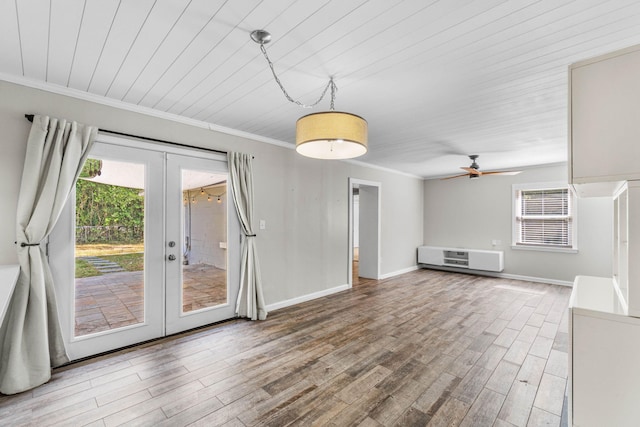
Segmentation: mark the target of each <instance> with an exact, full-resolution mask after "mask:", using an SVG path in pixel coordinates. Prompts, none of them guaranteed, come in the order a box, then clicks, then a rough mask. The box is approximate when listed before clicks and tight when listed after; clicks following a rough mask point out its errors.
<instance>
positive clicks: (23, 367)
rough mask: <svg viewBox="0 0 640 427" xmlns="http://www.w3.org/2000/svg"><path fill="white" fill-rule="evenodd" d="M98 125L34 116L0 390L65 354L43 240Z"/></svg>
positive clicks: (32, 377) (37, 379)
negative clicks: (15, 280) (16, 276)
mask: <svg viewBox="0 0 640 427" xmlns="http://www.w3.org/2000/svg"><path fill="white" fill-rule="evenodd" d="M97 131H98V129H97V128H95V127H91V126H85V125H82V124H78V123H76V122H68V121H66V120H59V119H54V118H49V117H47V116H37V115H36V116H34V118H33V124H32V126H31V132H30V133H29V139H28V141H27V153H26V156H25V161H24V170H23V172H22V182H21V184H20V194H19V196H18V210H17V224H16V237H17V250H18V260H19V262H20V277H19V279H18V283H17V285H16V288H15V291H14V294H13V298H12V300H11V304H10V305H9V308H8V312H7V315H6V318H5V321H4V323H3V325H2V329H1V330H0V339H1V340H2V341H1V342H2V350H1V353H0V392H2V393H4V394H15V393H20V392H22V391H25V390H29V389H31V388H34V387H37V386H39V385H41V384H44V383H46V382H47V381H49V379H50V378H51V367H52V366H54V367H55V366H59V365H61V364H63V363H65V362H67V361H68V360H69V359H68V357H67V354H66V351H65V348H64V342H63V340H62V335H61V330H60V323H59V322H58V311H57V307H56V301H55V293H54V284H53V279H52V277H51V271H50V270H49V263H48V261H47V257H46V253H45V243H44V240H45V239H46V238H47V236H48V235H49V233H50V232H51V230H52V229H53V227H54V225H55V224H56V222H57V220H58V217H59V216H60V212H61V211H62V208H63V206H64V205H65V203H66V201H67V198H68V197H69V194H70V193H71V191H72V189H73V187H74V185H75V182H76V180H77V179H78V175H79V174H80V171H81V170H82V166H83V164H84V162H85V160H86V158H87V154H88V152H89V148H90V146H91V144H92V143H93V140H94V139H95V136H96V133H97Z"/></svg>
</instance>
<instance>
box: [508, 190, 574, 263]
mask: <svg viewBox="0 0 640 427" xmlns="http://www.w3.org/2000/svg"><path fill="white" fill-rule="evenodd" d="M511 187H512V191H511V198H512V200H511V239H512V240H511V248H512V249H517V250H530V251H544V252H566V253H577V252H578V207H577V203H576V197H575V194H574V192H573V189H572V188H571V187H570V186H569V185H567V183H566V182H542V183H531V184H513V185H512V186H511ZM565 188H566V189H567V191H568V195H569V216H570V220H571V223H572V224H571V246H570V247H569V246H556V245H534V244H527V243H521V242H520V222H519V220H518V214H519V212H520V193H521V192H522V191H531V190H557V189H565Z"/></svg>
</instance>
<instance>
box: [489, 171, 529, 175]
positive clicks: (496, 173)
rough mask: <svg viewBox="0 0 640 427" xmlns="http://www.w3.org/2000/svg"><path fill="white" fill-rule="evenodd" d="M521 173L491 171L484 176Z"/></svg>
mask: <svg viewBox="0 0 640 427" xmlns="http://www.w3.org/2000/svg"><path fill="white" fill-rule="evenodd" d="M521 172H522V171H491V172H484V175H518V174H519V173H521Z"/></svg>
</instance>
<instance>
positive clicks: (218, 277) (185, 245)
mask: <svg viewBox="0 0 640 427" xmlns="http://www.w3.org/2000/svg"><path fill="white" fill-rule="evenodd" d="M182 204H183V208H182V224H183V236H184V238H183V242H182V312H183V313H187V312H191V311H196V310H201V309H205V308H209V307H215V306H218V305H221V304H225V303H226V302H227V185H226V175H224V174H220V173H216V174H214V173H211V172H205V171H196V170H188V169H183V170H182Z"/></svg>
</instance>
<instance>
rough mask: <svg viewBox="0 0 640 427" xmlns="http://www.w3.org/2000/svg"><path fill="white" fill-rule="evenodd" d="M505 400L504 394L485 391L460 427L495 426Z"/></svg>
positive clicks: (481, 393) (472, 406)
mask: <svg viewBox="0 0 640 427" xmlns="http://www.w3.org/2000/svg"><path fill="white" fill-rule="evenodd" d="M505 398H506V396H505V395H503V394H500V393H496V392H495V391H492V390H489V389H486V388H485V389H483V390H482V391H481V392H480V394H479V395H478V398H477V399H476V400H475V401H474V403H473V405H471V408H470V409H469V412H467V414H466V415H465V417H464V419H463V420H462V422H461V423H460V427H473V426H490V425H493V423H494V422H495V420H496V418H497V417H498V412H500V408H501V407H502V403H503V402H504V399H505Z"/></svg>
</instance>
